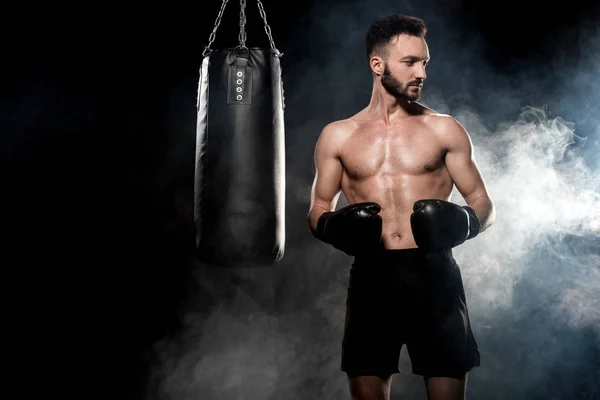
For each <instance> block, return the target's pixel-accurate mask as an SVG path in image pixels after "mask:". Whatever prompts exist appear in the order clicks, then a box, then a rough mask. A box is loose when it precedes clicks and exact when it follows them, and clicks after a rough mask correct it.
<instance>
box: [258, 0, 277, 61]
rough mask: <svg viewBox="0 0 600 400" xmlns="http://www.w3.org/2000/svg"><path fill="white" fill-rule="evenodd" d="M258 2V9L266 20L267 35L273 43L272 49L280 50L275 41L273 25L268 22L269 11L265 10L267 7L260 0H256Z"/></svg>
mask: <svg viewBox="0 0 600 400" xmlns="http://www.w3.org/2000/svg"><path fill="white" fill-rule="evenodd" d="M256 2H257V3H258V11H259V12H260V16H261V17H262V19H263V21H264V22H265V32H266V33H267V37H268V38H269V43H270V44H271V49H273V50H275V51H276V52H279V51H278V50H277V49H276V48H275V42H274V41H273V36H272V35H271V27H270V26H269V24H268V23H267V13H266V12H265V8H264V7H263V4H262V2H261V1H260V0H256Z"/></svg>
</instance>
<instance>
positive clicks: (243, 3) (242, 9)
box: [202, 0, 279, 57]
mask: <svg viewBox="0 0 600 400" xmlns="http://www.w3.org/2000/svg"><path fill="white" fill-rule="evenodd" d="M228 1H229V0H223V2H222V3H221V9H220V10H219V13H218V14H217V19H216V20H215V24H214V27H213V30H212V32H211V33H210V36H209V38H208V45H206V47H204V51H203V52H202V56H203V57H205V56H206V55H207V54H209V53H210V52H212V49H211V48H210V46H212V44H213V42H214V41H215V38H216V36H217V30H218V29H219V25H221V19H222V18H223V13H224V12H225V7H226V6H227V3H228ZM256 2H257V4H258V11H259V13H260V16H261V18H262V19H263V22H264V24H265V26H264V28H265V33H266V34H267V37H268V38H269V44H270V46H271V49H272V50H274V51H275V52H276V53H279V51H278V50H277V48H276V47H275V41H274V40H273V35H272V34H271V27H270V26H269V23H268V22H267V13H266V12H265V8H264V7H263V4H262V1H261V0H256ZM246 39H247V35H246V0H240V33H239V35H238V40H239V42H240V45H239V47H240V48H243V49H244V48H246Z"/></svg>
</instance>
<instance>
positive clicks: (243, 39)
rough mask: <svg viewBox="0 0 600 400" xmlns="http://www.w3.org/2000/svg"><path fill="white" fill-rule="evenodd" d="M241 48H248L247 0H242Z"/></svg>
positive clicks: (239, 36) (239, 37)
mask: <svg viewBox="0 0 600 400" xmlns="http://www.w3.org/2000/svg"><path fill="white" fill-rule="evenodd" d="M238 40H239V41H240V46H239V47H240V48H242V49H245V48H246V0H240V34H239V35H238Z"/></svg>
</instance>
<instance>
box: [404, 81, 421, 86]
mask: <svg viewBox="0 0 600 400" xmlns="http://www.w3.org/2000/svg"><path fill="white" fill-rule="evenodd" d="M422 84H423V81H422V80H418V81H412V82H408V83H407V84H406V87H409V86H411V85H422Z"/></svg>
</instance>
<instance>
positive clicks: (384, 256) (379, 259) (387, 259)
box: [353, 247, 452, 266]
mask: <svg viewBox="0 0 600 400" xmlns="http://www.w3.org/2000/svg"><path fill="white" fill-rule="evenodd" d="M451 256H452V249H446V250H440V251H436V252H427V251H424V250H422V249H419V248H417V247H411V248H406V249H384V248H382V249H379V250H377V251H374V252H371V253H367V254H360V255H357V256H355V257H354V264H353V265H356V266H358V265H362V264H369V265H372V264H373V263H380V264H390V263H391V264H395V265H411V264H414V263H420V262H423V261H426V260H433V259H438V260H440V259H444V258H448V257H451Z"/></svg>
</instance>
